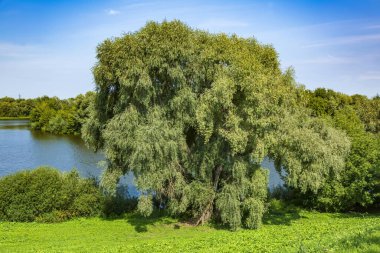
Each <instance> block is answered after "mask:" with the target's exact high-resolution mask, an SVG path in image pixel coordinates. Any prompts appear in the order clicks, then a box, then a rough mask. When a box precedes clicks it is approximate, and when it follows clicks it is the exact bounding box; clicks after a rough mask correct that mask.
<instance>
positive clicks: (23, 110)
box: [0, 97, 35, 118]
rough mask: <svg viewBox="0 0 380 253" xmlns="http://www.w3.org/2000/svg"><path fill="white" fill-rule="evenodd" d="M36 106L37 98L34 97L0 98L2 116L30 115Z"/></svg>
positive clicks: (0, 116)
mask: <svg viewBox="0 0 380 253" xmlns="http://www.w3.org/2000/svg"><path fill="white" fill-rule="evenodd" d="M34 106H35V100H33V99H14V98H10V97H3V98H0V118H7V117H9V118H24V117H29V114H30V112H31V111H32V109H33V108H34Z"/></svg>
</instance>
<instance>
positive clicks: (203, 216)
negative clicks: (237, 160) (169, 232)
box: [195, 165, 223, 226]
mask: <svg viewBox="0 0 380 253" xmlns="http://www.w3.org/2000/svg"><path fill="white" fill-rule="evenodd" d="M222 170H223V167H222V166H221V165H220V166H218V167H216V169H215V171H214V182H213V186H214V192H215V193H216V191H217V189H218V184H219V177H220V174H221V173H222ZM214 200H215V195H214V197H212V199H210V202H209V203H208V205H207V207H206V208H205V210H204V211H203V212H202V214H201V215H200V216H199V217H198V219H197V220H196V222H195V226H198V225H199V224H201V225H203V224H204V223H206V222H207V221H208V220H209V219H210V218H211V216H212V212H213V207H214Z"/></svg>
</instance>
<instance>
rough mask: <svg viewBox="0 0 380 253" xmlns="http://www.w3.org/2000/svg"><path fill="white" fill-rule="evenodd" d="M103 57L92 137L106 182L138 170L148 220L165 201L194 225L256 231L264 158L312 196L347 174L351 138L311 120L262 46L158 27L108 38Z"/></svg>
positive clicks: (170, 25) (88, 127)
mask: <svg viewBox="0 0 380 253" xmlns="http://www.w3.org/2000/svg"><path fill="white" fill-rule="evenodd" d="M97 58H98V63H97V64H96V66H95V67H94V69H93V72H94V77H95V82H96V101H95V104H94V105H93V111H92V115H91V116H90V118H89V120H88V121H87V123H86V124H85V125H84V128H83V131H82V134H83V137H84V139H85V140H86V142H87V143H88V144H89V145H90V146H92V147H93V148H95V149H103V150H104V152H105V154H106V157H107V161H108V169H107V171H106V173H105V176H104V178H103V184H105V185H109V184H115V183H116V181H117V179H118V178H119V177H120V175H122V174H124V173H126V172H129V171H132V172H133V173H134V175H135V182H136V185H137V187H138V188H139V189H140V190H141V193H142V194H141V196H140V197H139V203H138V209H139V211H140V212H141V213H142V214H145V215H149V214H151V212H152V210H153V200H156V201H158V202H159V203H160V206H161V207H164V208H165V209H167V210H168V212H170V213H171V214H187V215H191V217H193V221H194V223H195V224H199V223H203V222H205V221H207V220H209V219H210V218H214V219H215V220H219V221H221V222H222V223H224V224H226V225H228V226H230V227H231V228H237V227H239V226H242V225H243V226H246V227H249V228H256V227H258V226H259V225H260V224H261V218H262V215H263V213H264V210H265V201H266V198H267V185H268V172H267V171H266V170H264V169H262V168H261V162H262V160H263V159H264V157H270V158H271V159H273V160H274V161H275V164H276V168H277V169H278V170H282V173H283V174H285V175H286V178H285V180H286V182H287V184H289V185H291V186H293V187H297V188H300V189H301V190H303V191H306V190H313V191H316V190H317V189H319V188H320V187H321V185H322V184H323V182H324V181H325V179H326V178H328V177H329V176H332V175H338V174H339V171H340V170H341V168H342V167H343V165H344V157H345V155H346V153H347V151H348V149H349V142H348V140H347V138H346V136H345V135H344V134H342V133H341V132H339V131H336V130H334V129H333V128H330V127H328V126H326V125H325V124H324V123H323V122H322V121H318V120H316V119H311V118H310V117H308V116H307V115H308V114H307V113H305V112H304V111H303V109H301V108H300V107H299V106H298V103H299V101H300V100H301V98H300V95H302V94H303V93H302V92H299V88H297V87H296V85H295V84H294V80H293V78H292V71H286V72H284V73H283V72H282V71H281V69H280V64H279V61H278V56H277V53H276V51H275V50H274V49H273V47H271V46H268V45H261V44H259V43H258V42H257V41H256V40H255V39H252V38H248V39H245V38H239V37H237V36H235V35H232V36H227V35H225V34H210V33H208V32H204V31H199V30H193V29H191V28H189V27H188V26H186V25H184V24H183V23H181V22H179V21H173V22H166V21H164V22H162V23H155V22H149V23H147V25H146V26H145V27H143V28H142V29H141V30H139V31H137V32H134V33H128V34H125V35H124V36H122V37H120V38H114V39H107V40H105V41H104V42H103V43H102V44H100V45H99V46H98V48H97Z"/></svg>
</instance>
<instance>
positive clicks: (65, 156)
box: [0, 120, 104, 177]
mask: <svg viewBox="0 0 380 253" xmlns="http://www.w3.org/2000/svg"><path fill="white" fill-rule="evenodd" d="M103 159H104V157H103V155H102V154H100V153H94V152H92V151H91V150H89V149H88V148H86V146H85V145H84V143H83V141H82V140H81V139H80V138H78V137H76V136H59V135H53V134H48V133H42V132H38V131H31V130H30V129H29V127H28V121H27V120H0V176H4V175H8V174H10V173H13V172H15V171H18V170H22V169H30V168H36V167H38V166H42V165H48V166H52V167H55V168H58V169H60V170H62V171H69V170H71V169H72V168H76V169H77V170H78V171H79V173H80V174H81V175H82V176H84V177H90V176H99V175H100V173H101V169H100V168H99V167H98V166H97V163H98V162H99V161H101V160H103Z"/></svg>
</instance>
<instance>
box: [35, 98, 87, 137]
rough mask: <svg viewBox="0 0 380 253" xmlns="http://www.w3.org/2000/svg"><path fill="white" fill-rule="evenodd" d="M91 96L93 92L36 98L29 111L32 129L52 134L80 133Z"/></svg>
mask: <svg viewBox="0 0 380 253" xmlns="http://www.w3.org/2000/svg"><path fill="white" fill-rule="evenodd" d="M93 96H94V93H93V92H87V93H86V94H85V95H82V94H81V95H79V96H77V97H75V98H70V99H65V100H60V99H58V98H57V97H53V98H49V97H41V98H38V99H37V102H36V104H35V107H34V108H33V109H32V111H31V112H30V122H31V127H32V129H35V130H41V131H44V132H50V133H54V134H73V135H80V131H81V126H82V123H83V121H84V120H85V119H86V118H87V115H88V107H89V105H90V102H91V100H92V99H93Z"/></svg>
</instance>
